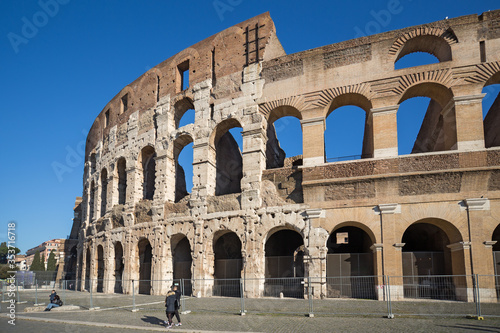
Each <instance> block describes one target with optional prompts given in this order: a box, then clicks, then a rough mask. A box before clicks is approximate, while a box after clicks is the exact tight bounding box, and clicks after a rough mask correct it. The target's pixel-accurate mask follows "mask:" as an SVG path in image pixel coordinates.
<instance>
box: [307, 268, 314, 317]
mask: <svg viewBox="0 0 500 333" xmlns="http://www.w3.org/2000/svg"><path fill="white" fill-rule="evenodd" d="M307 297H308V298H309V317H310V318H313V317H314V310H313V300H312V287H311V277H308V278H307Z"/></svg>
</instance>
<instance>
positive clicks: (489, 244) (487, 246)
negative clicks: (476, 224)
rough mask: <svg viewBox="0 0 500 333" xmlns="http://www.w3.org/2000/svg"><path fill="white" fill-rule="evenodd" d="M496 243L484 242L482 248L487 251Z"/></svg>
mask: <svg viewBox="0 0 500 333" xmlns="http://www.w3.org/2000/svg"><path fill="white" fill-rule="evenodd" d="M496 243H497V241H484V242H483V244H484V247H486V248H487V249H489V248H492V247H493V245H495V244H496Z"/></svg>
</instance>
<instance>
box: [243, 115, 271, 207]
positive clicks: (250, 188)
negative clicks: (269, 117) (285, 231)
mask: <svg viewBox="0 0 500 333" xmlns="http://www.w3.org/2000/svg"><path fill="white" fill-rule="evenodd" d="M241 135H242V137H243V179H242V180H241V191H242V193H241V206H242V208H243V209H257V208H259V207H260V206H261V201H262V200H261V198H260V184H261V179H262V170H264V169H265V168H266V154H265V150H266V143H265V137H266V133H265V131H264V130H263V129H262V124H261V123H260V122H258V123H254V124H250V125H248V126H245V128H244V129H243V131H242V132H241Z"/></svg>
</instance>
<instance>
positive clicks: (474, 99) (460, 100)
mask: <svg viewBox="0 0 500 333" xmlns="http://www.w3.org/2000/svg"><path fill="white" fill-rule="evenodd" d="M484 96H486V94H477V95H463V96H454V97H453V101H454V102H455V104H459V105H460V104H470V103H479V102H481V100H482V99H483V98H484Z"/></svg>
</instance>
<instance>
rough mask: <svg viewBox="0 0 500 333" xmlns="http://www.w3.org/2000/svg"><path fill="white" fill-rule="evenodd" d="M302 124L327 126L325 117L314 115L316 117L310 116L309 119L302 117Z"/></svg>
mask: <svg viewBox="0 0 500 333" xmlns="http://www.w3.org/2000/svg"><path fill="white" fill-rule="evenodd" d="M300 124H301V125H302V126H315V125H322V126H323V127H325V117H314V118H309V119H302V120H301V121H300Z"/></svg>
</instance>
